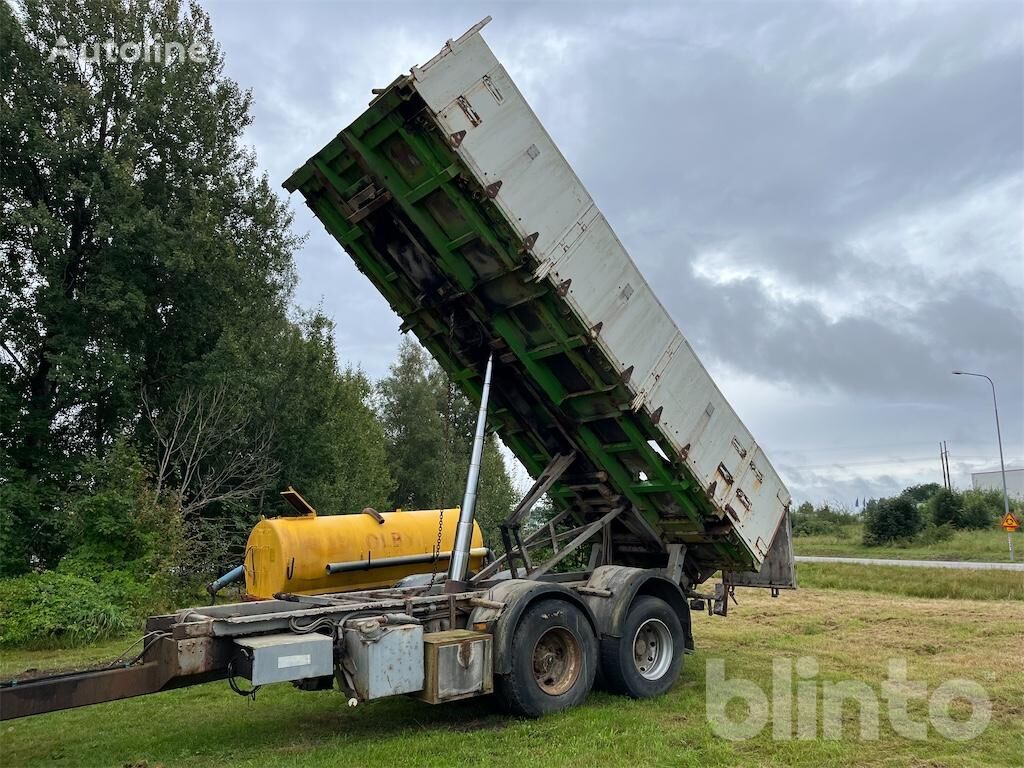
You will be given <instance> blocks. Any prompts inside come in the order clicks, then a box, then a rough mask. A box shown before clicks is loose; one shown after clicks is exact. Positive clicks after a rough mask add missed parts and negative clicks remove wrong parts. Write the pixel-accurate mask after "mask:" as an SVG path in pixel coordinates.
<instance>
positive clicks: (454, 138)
mask: <svg viewBox="0 0 1024 768" xmlns="http://www.w3.org/2000/svg"><path fill="white" fill-rule="evenodd" d="M448 138H449V139H451V142H452V147H454V148H455V149H458V148H459V145H461V144H462V140H463V139H464V138H466V132H465V131H457V132H456V133H453V134H452V135H451V136H449V137H448Z"/></svg>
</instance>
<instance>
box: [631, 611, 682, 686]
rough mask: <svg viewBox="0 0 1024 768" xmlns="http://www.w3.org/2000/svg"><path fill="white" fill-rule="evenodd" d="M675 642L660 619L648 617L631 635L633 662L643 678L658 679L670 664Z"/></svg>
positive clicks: (663, 674)
mask: <svg viewBox="0 0 1024 768" xmlns="http://www.w3.org/2000/svg"><path fill="white" fill-rule="evenodd" d="M674 653H675V643H674V642H673V640H672V632H670V631H669V628H668V626H667V625H666V624H665V622H663V621H662V620H661V619H648V620H647V621H645V622H644V623H643V624H641V625H640V627H639V628H638V629H637V631H636V634H635V635H633V664H634V665H635V666H636V671H637V672H638V673H639V674H640V676H641V677H642V678H644V679H645V680H660V679H661V678H662V677H664V676H665V674H666V673H667V672H668V668H669V667H670V666H672V658H673V656H674Z"/></svg>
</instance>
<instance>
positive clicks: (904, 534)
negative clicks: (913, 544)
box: [864, 494, 924, 547]
mask: <svg viewBox="0 0 1024 768" xmlns="http://www.w3.org/2000/svg"><path fill="white" fill-rule="evenodd" d="M923 527H924V522H923V519H922V516H921V510H920V509H919V508H918V506H917V504H916V503H915V502H914V500H913V498H911V497H910V496H909V495H907V494H901V495H899V496H893V497H891V498H888V499H879V500H878V501H872V502H870V503H869V504H868V505H867V507H866V508H865V510H864V544H865V545H866V546H869V547H875V546H879V545H882V544H889V543H892V542H896V541H901V540H903V541H909V540H910V539H912V538H913V537H914V536H916V535H917V534H918V533H920V532H921V530H922V529H923Z"/></svg>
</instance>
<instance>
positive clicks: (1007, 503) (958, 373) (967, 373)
mask: <svg viewBox="0 0 1024 768" xmlns="http://www.w3.org/2000/svg"><path fill="white" fill-rule="evenodd" d="M953 375H954V376H977V377H978V378H979V379H986V380H987V381H988V385H989V386H990V387H992V410H994V411H995V414H996V440H997V442H998V443H999V471H1000V472H1001V473H1002V476H1003V513H1004V515H1005V516H1009V514H1010V496H1009V494H1007V493H1006V464H1004V463H1003V435H1002V433H1001V432H1000V431H999V404H998V403H997V402H996V385H995V382H994V381H992V379H991V378H989V377H988V376H986V375H985V374H984V373H971V372H970V371H953ZM1004 519H1005V517H1004ZM1006 541H1007V543H1008V544H1009V545H1010V561H1011V562H1012V561H1013V534H1012V533H1010V532H1007V534H1006Z"/></svg>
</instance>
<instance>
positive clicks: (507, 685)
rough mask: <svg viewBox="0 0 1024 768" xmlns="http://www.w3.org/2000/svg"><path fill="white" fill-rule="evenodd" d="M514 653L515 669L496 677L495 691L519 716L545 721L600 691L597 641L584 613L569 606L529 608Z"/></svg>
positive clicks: (554, 603) (547, 602)
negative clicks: (543, 717) (596, 683)
mask: <svg viewBox="0 0 1024 768" xmlns="http://www.w3.org/2000/svg"><path fill="white" fill-rule="evenodd" d="M510 651H511V659H512V669H511V671H510V672H509V673H508V674H507V675H497V676H496V680H495V690H496V692H497V694H498V697H499V698H500V699H501V700H502V702H503V703H504V704H505V706H506V707H507V708H508V709H509V711H511V712H512V713H514V714H517V715H523V716H525V717H540V716H541V715H547V714H549V713H551V712H560V711H561V710H563V709H568V708H569V707H574V706H576V705H577V704H579V703H580V702H582V701H583V700H584V699H585V698H586V697H587V694H588V693H590V689H591V688H592V687H593V685H594V675H595V673H596V672H597V657H598V647H597V638H596V637H595V636H594V630H593V629H592V628H591V626H590V622H589V621H587V617H586V616H585V615H584V613H583V611H581V610H580V609H579V608H578V607H577V606H575V605H573V604H572V603H569V602H567V601H565V600H558V599H551V598H548V599H544V600H539V601H537V602H536V603H534V604H533V605H530V606H529V607H527V609H526V610H525V611H523V614H522V616H521V617H520V619H519V624H518V625H517V626H516V629H515V632H514V633H513V635H512V647H511V649H510Z"/></svg>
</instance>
